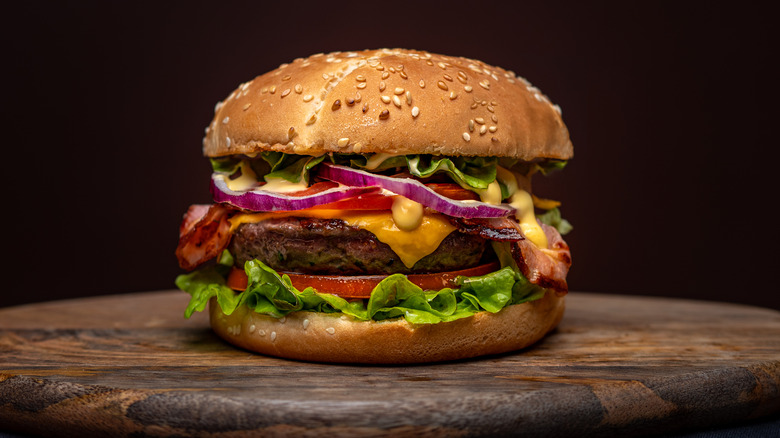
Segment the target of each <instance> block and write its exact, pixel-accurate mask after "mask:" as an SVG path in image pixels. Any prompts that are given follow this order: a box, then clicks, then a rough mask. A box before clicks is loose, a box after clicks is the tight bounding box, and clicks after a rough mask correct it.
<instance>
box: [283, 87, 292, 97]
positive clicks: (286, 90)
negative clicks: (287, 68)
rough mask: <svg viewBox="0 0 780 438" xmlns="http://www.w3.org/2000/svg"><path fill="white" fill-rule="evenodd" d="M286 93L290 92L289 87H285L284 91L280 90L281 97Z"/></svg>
mask: <svg viewBox="0 0 780 438" xmlns="http://www.w3.org/2000/svg"><path fill="white" fill-rule="evenodd" d="M288 94H290V89H289V88H286V89H285V90H284V91H282V96H281V97H284V96H287V95H288Z"/></svg>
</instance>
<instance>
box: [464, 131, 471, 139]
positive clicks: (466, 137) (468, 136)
mask: <svg viewBox="0 0 780 438" xmlns="http://www.w3.org/2000/svg"><path fill="white" fill-rule="evenodd" d="M463 139H464V140H466V141H471V136H470V135H469V133H468V132H464V133H463Z"/></svg>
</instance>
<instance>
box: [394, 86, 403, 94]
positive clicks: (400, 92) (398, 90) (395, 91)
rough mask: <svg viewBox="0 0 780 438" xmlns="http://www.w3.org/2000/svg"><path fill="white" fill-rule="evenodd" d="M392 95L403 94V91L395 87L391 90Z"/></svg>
mask: <svg viewBox="0 0 780 438" xmlns="http://www.w3.org/2000/svg"><path fill="white" fill-rule="evenodd" d="M393 94H404V89H403V88H401V87H396V89H395V90H393Z"/></svg>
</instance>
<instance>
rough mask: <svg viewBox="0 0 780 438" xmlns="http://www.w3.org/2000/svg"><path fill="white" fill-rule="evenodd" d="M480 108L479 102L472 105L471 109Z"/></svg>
mask: <svg viewBox="0 0 780 438" xmlns="http://www.w3.org/2000/svg"><path fill="white" fill-rule="evenodd" d="M478 106H479V104H478V103H477V102H474V103H472V104H471V109H474V108H476V107H478Z"/></svg>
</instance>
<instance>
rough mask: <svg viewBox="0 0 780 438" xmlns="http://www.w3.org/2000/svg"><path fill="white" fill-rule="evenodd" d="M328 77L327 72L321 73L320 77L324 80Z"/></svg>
mask: <svg viewBox="0 0 780 438" xmlns="http://www.w3.org/2000/svg"><path fill="white" fill-rule="evenodd" d="M329 77H330V76H328V74H327V73H323V74H322V79H325V80H326V81H327V80H328V78H329Z"/></svg>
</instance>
